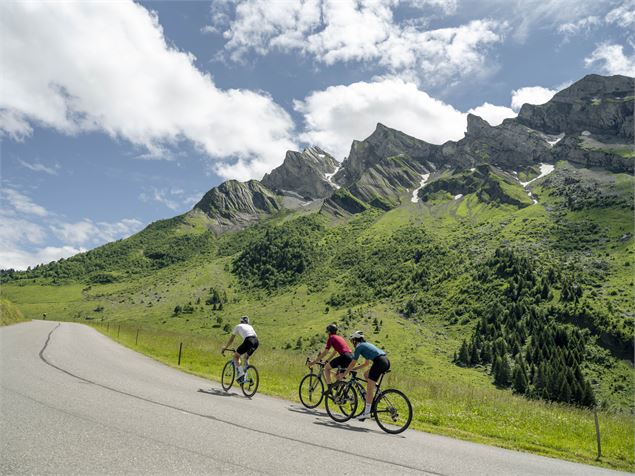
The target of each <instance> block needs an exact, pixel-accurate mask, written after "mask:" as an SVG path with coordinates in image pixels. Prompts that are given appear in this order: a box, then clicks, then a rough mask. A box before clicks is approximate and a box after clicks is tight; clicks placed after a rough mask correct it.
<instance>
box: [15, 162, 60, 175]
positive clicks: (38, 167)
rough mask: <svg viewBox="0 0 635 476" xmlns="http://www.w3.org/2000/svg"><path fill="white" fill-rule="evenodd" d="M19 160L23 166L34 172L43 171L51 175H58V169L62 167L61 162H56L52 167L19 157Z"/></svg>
mask: <svg viewBox="0 0 635 476" xmlns="http://www.w3.org/2000/svg"><path fill="white" fill-rule="evenodd" d="M18 162H19V163H20V165H22V166H23V167H26V168H27V169H29V170H32V171H33V172H43V173H45V174H49V175H57V171H58V170H59V169H60V165H59V164H54V165H53V166H52V167H49V166H47V165H44V164H42V163H41V162H35V163H30V162H27V161H25V160H22V159H18Z"/></svg>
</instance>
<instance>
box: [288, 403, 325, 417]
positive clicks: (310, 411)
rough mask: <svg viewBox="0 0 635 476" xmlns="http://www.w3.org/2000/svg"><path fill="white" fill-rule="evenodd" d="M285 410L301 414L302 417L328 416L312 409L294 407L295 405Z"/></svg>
mask: <svg viewBox="0 0 635 476" xmlns="http://www.w3.org/2000/svg"><path fill="white" fill-rule="evenodd" d="M287 410H289V411H290V412H296V413H302V414H304V415H312V416H320V417H326V416H328V414H327V413H326V412H322V411H320V410H316V409H314V408H305V407H301V406H296V405H291V406H290V407H289V408H287Z"/></svg>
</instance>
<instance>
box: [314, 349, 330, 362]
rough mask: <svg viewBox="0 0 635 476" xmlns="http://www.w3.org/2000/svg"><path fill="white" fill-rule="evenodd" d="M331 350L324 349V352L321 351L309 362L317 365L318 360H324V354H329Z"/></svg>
mask: <svg viewBox="0 0 635 476" xmlns="http://www.w3.org/2000/svg"><path fill="white" fill-rule="evenodd" d="M330 351H331V349H324V350H322V352H320V353H319V354H318V356H317V357H316V358H315V360H312V361H311V362H309V365H315V363H316V362H319V361H320V360H322V359H323V358H324V356H325V355H326V354H328V353H329V352H330Z"/></svg>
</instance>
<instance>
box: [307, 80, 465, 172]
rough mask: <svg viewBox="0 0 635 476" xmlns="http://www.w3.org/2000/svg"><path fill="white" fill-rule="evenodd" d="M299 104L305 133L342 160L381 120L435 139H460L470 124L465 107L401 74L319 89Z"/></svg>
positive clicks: (313, 142) (413, 134)
mask: <svg viewBox="0 0 635 476" xmlns="http://www.w3.org/2000/svg"><path fill="white" fill-rule="evenodd" d="M295 109H296V110H297V111H298V112H300V113H302V114H303V115H304V119H305V123H306V128H305V132H304V134H303V135H302V139H303V140H304V141H305V142H307V143H310V144H315V145H319V146H320V147H323V148H324V149H325V150H327V151H329V152H331V153H333V154H334V156H335V158H336V159H338V160H342V159H343V158H344V157H345V156H347V155H348V152H349V149H350V144H351V139H353V138H355V139H359V140H361V139H365V138H366V137H368V136H369V135H370V134H371V133H372V132H373V130H374V129H375V126H376V124H377V123H378V122H381V123H382V124H385V125H386V126H388V127H392V128H394V129H398V130H400V131H402V132H405V133H406V134H409V135H412V136H414V137H417V138H420V139H423V140H426V141H428V142H431V143H433V144H441V143H443V142H445V141H447V140H450V139H453V140H458V139H460V138H461V137H463V135H464V132H465V128H466V125H467V120H466V116H465V114H464V113H462V112H460V111H457V110H456V109H454V108H453V107H452V106H450V105H448V104H445V103H443V102H442V101H439V100H437V99H434V98H432V97H430V96H429V95H428V94H427V93H425V92H424V91H421V90H419V89H418V88H417V86H416V85H415V84H413V83H406V82H404V81H403V80H401V79H396V78H391V79H383V80H381V81H378V82H374V83H366V82H358V83H353V84H351V85H348V86H333V87H330V88H328V89H326V90H324V91H316V92H313V93H311V94H310V95H309V96H307V97H306V98H305V99H304V100H303V101H296V102H295Z"/></svg>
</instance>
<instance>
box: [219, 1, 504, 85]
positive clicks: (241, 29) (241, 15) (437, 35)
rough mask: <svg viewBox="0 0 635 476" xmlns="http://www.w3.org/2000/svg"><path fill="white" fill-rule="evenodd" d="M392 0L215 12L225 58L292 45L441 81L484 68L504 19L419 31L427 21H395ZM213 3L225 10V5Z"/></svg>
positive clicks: (323, 59) (243, 5)
mask: <svg viewBox="0 0 635 476" xmlns="http://www.w3.org/2000/svg"><path fill="white" fill-rule="evenodd" d="M398 3H399V2H398V1H397V0H392V1H384V2H379V1H373V0H346V1H343V0H304V1H299V2H270V1H268V0H245V1H239V2H237V5H236V7H235V16H234V18H233V20H231V21H228V19H229V16H228V15H226V14H225V15H221V16H216V18H220V19H221V20H220V23H218V24H214V25H213V29H214V28H215V29H217V30H220V29H223V30H224V33H223V36H224V37H225V38H226V39H227V43H226V45H225V48H226V50H227V51H228V52H229V57H230V58H231V59H233V60H234V61H241V60H243V59H244V57H245V55H246V54H247V53H248V52H252V51H253V52H255V53H257V54H259V55H266V54H268V53H269V52H271V51H273V50H279V51H284V52H290V51H298V52H300V53H302V54H305V55H308V56H311V57H313V58H314V59H315V60H316V61H318V62H320V63H324V64H326V65H332V64H335V63H338V62H351V61H360V62H367V63H370V64H373V66H375V65H380V66H382V67H384V68H385V70H386V71H388V72H391V73H393V74H395V73H400V74H401V73H406V74H410V75H412V73H413V72H416V73H417V76H418V77H419V78H420V81H421V82H425V83H427V84H441V83H443V82H445V81H447V79H448V78H452V79H453V80H454V81H456V80H457V78H461V77H466V76H471V77H473V76H474V75H475V74H483V73H484V72H486V71H488V66H487V65H486V57H487V53H488V49H489V47H491V46H492V45H493V44H495V43H498V42H500V41H502V32H503V31H504V30H505V24H504V23H499V22H496V21H494V20H487V19H485V20H474V21H471V22H469V23H467V24H464V25H460V26H457V27H450V28H442V29H437V30H427V31H426V30H424V29H423V27H424V26H425V23H426V22H423V23H422V22H412V21H407V22H403V23H399V22H398V21H397V20H395V18H394V17H393V9H394V8H395V7H396V6H397V5H398ZM408 3H410V4H411V6H414V7H418V8H423V7H425V6H436V7H441V8H442V9H443V10H444V11H445V12H446V13H449V12H452V11H454V9H456V2H455V1H445V0H438V1H437V0H431V1H426V0H420V1H417V0H413V1H411V2H408ZM219 8H222V9H223V11H224V10H226V8H227V4H224V3H223V4H221V6H220V7H219Z"/></svg>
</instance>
